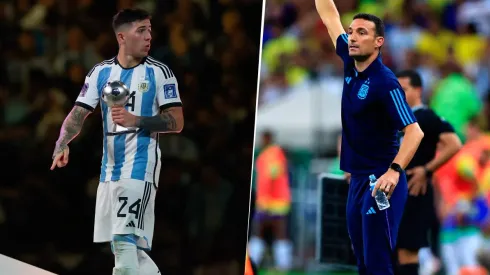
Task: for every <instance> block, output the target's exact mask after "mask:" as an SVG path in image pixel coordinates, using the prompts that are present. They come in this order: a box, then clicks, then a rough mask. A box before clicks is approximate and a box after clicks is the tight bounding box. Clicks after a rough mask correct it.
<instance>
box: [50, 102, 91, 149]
mask: <svg viewBox="0 0 490 275" xmlns="http://www.w3.org/2000/svg"><path fill="white" fill-rule="evenodd" d="M89 114H90V111H89V110H87V109H85V108H83V107H79V106H75V107H73V109H72V110H71V112H70V113H69V114H68V116H67V117H66V119H65V121H64V122H63V125H62V126H61V131H60V137H59V138H58V140H57V141H56V147H55V149H54V153H53V158H54V156H56V155H57V154H59V153H61V152H63V150H65V149H66V147H68V143H70V141H72V140H73V139H74V138H75V137H76V136H77V135H78V134H79V133H80V131H81V130H82V126H83V122H84V121H85V118H86V117H87V116H88V115H89Z"/></svg>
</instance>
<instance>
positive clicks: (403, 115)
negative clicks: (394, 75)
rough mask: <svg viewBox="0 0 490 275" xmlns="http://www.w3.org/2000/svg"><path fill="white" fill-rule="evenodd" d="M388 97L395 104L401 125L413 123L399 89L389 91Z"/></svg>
mask: <svg viewBox="0 0 490 275" xmlns="http://www.w3.org/2000/svg"><path fill="white" fill-rule="evenodd" d="M390 96H391V99H392V100H393V103H394V104H395V107H396V111H397V112H398V115H399V116H400V119H401V121H402V123H403V125H404V126H406V125H409V124H412V123H414V122H415V121H414V119H413V117H412V115H411V114H410V112H409V110H408V108H407V104H405V100H404V99H403V96H402V92H401V91H400V89H398V88H396V89H394V90H392V91H390Z"/></svg>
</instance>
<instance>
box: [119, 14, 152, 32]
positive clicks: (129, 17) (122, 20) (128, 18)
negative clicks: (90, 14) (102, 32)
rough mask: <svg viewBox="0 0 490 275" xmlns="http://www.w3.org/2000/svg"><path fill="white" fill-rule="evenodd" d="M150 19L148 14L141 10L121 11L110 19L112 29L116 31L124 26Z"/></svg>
mask: <svg viewBox="0 0 490 275" xmlns="http://www.w3.org/2000/svg"><path fill="white" fill-rule="evenodd" d="M145 19H151V15H150V13H149V12H147V11H145V10H143V9H123V10H120V11H119V12H118V13H117V14H116V15H114V17H113V18H112V29H113V30H114V31H116V30H117V29H118V28H119V27H121V26H122V25H124V24H128V23H133V22H136V21H142V20H145Z"/></svg>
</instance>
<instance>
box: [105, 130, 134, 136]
mask: <svg viewBox="0 0 490 275" xmlns="http://www.w3.org/2000/svg"><path fill="white" fill-rule="evenodd" d="M136 132H138V130H136V129H132V130H125V131H119V132H105V135H106V136H118V135H125V134H134V133H136Z"/></svg>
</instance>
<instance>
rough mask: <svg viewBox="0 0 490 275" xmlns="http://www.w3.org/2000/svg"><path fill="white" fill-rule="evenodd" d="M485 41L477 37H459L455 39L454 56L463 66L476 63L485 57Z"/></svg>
mask: <svg viewBox="0 0 490 275" xmlns="http://www.w3.org/2000/svg"><path fill="white" fill-rule="evenodd" d="M484 49H485V39H484V38H483V37H481V36H477V35H458V36H457V37H456V38H455V39H454V55H455V57H456V60H457V61H458V62H459V63H460V64H462V65H463V66H465V65H468V64H471V63H476V62H478V61H479V60H480V59H481V58H482V57H483V51H484Z"/></svg>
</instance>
